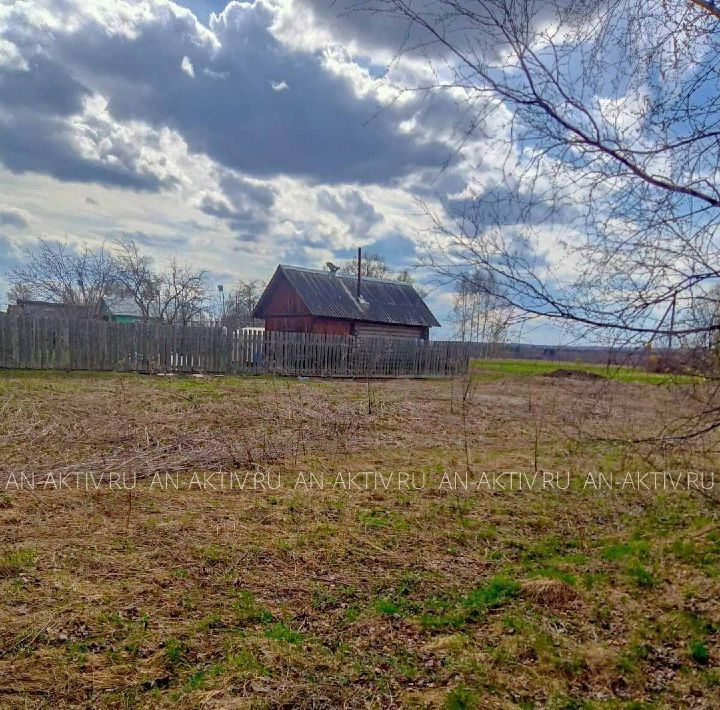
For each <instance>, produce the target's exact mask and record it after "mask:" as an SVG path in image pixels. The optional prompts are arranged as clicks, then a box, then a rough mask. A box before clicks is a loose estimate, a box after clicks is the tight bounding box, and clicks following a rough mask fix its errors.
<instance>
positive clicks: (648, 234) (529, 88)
mask: <svg viewBox="0 0 720 710" xmlns="http://www.w3.org/2000/svg"><path fill="white" fill-rule="evenodd" d="M363 7H364V9H366V10H369V11H372V12H375V13H388V14H390V15H391V16H392V17H394V18H395V19H397V18H400V19H401V20H402V21H404V22H406V23H407V24H408V25H409V29H408V32H407V33H406V42H405V44H404V45H403V46H402V47H401V48H400V53H401V54H407V53H414V54H415V55H416V57H417V56H421V57H423V58H424V59H425V60H426V61H427V62H428V63H429V65H430V69H431V71H430V72H428V76H432V77H434V78H433V80H431V81H425V82H423V83H420V84H419V85H418V86H414V87H400V88H401V90H405V91H407V90H410V91H420V92H424V93H427V94H434V95H435V96H437V97H439V98H438V100H443V99H444V100H453V101H456V102H457V105H458V106H459V108H460V113H459V114H458V115H459V116H460V120H459V123H458V125H456V126H455V127H454V128H455V135H456V136H457V142H458V145H457V149H458V153H459V154H460V155H462V156H464V158H465V160H466V161H467V162H469V163H470V164H471V165H472V164H475V165H477V167H478V175H479V178H478V179H477V180H474V176H473V175H471V177H470V179H469V184H468V189H467V191H466V194H468V195H469V196H468V198H467V199H466V200H464V201H462V202H461V203H460V202H458V201H453V202H449V201H448V202H447V203H446V204H445V205H444V206H443V209H442V210H434V211H432V214H431V217H432V221H433V235H434V242H435V247H436V249H435V252H434V254H433V255H432V257H431V258H430V259H429V262H430V263H431V264H432V266H434V268H435V269H436V270H437V271H439V272H440V273H441V274H443V275H445V276H448V277H450V278H454V279H459V278H461V277H462V275H463V274H466V273H467V272H468V271H469V270H470V271H472V270H475V269H476V271H477V273H484V272H491V273H492V274H493V276H494V283H495V284H496V289H497V295H498V296H500V297H502V298H504V299H505V300H506V301H507V302H508V304H510V305H512V306H513V307H516V308H519V309H522V310H524V311H525V312H526V313H528V314H530V315H532V316H535V317H543V318H546V319H552V320H561V321H564V322H572V323H574V324H575V325H576V326H578V327H580V328H586V329H591V330H593V331H595V332H602V333H604V334H605V335H608V334H612V333H615V334H616V335H617V336H618V337H622V338H624V339H626V340H635V341H643V342H648V341H652V340H653V339H656V338H662V339H666V338H673V339H675V342H681V341H682V339H684V338H687V337H689V336H691V335H694V334H697V333H698V332H701V331H702V330H708V329H709V330H711V331H717V330H718V327H719V325H720V324H718V323H710V324H706V325H698V324H696V323H693V322H691V321H692V318H691V314H692V312H693V308H694V306H695V302H696V300H697V299H698V298H703V297H704V295H705V294H706V293H707V292H708V290H710V289H711V288H712V286H713V284H714V283H715V282H716V281H717V280H718V278H720V258H719V257H720V253H719V252H718V242H717V231H718V226H719V225H720V211H719V210H718V208H719V207H720V191H719V189H718V187H717V180H716V178H715V176H716V174H717V169H718V159H719V157H720V156H719V151H718V138H719V137H720V92H718V90H717V89H718V79H719V78H720V76H719V72H720V69H719V68H718V65H717V62H716V57H717V55H718V51H719V50H720V22H718V16H719V15H720V11H719V10H718V8H717V7H716V6H715V5H714V4H712V3H708V2H701V1H700V0H664V1H663V2H650V3H647V2H640V1H639V0H601V1H600V2H592V3H591V2H583V1H582V0H581V1H580V2H572V3H571V2H566V1H565V0H476V1H474V2H472V3H470V2H463V1H460V0H436V2H434V3H424V2H421V1H420V0H369V1H368V2H366V3H363ZM483 147H484V150H483ZM466 149H467V150H466ZM471 149H472V150H471ZM491 149H492V151H493V154H494V155H495V156H496V160H495V161H494V163H495V164H494V166H493V165H490V164H488V163H485V162H484V161H483V160H482V158H480V159H478V158H477V157H473V156H477V155H480V156H483V155H485V154H486V153H487V152H489V151H490V150H491ZM493 167H495V168H496V170H494V172H491V177H490V178H488V171H491V170H492V169H493Z"/></svg>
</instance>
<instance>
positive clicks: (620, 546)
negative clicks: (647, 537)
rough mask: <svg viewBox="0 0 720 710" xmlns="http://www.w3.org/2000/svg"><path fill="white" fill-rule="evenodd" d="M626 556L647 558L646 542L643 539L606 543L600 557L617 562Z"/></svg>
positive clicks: (640, 558)
mask: <svg viewBox="0 0 720 710" xmlns="http://www.w3.org/2000/svg"><path fill="white" fill-rule="evenodd" d="M627 557H634V558H637V559H639V560H645V559H647V557H648V544H647V543H646V542H645V541H643V540H631V541H629V542H614V543H610V544H609V545H606V546H605V547H604V548H603V551H602V558H603V559H604V560H609V561H610V562H617V561H618V560H622V559H625V558H627Z"/></svg>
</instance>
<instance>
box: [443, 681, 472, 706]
mask: <svg viewBox="0 0 720 710" xmlns="http://www.w3.org/2000/svg"><path fill="white" fill-rule="evenodd" d="M477 702H478V701H477V696H476V695H475V693H473V692H472V690H470V689H469V688H466V687H465V686H464V685H461V686H458V687H457V688H453V690H451V691H450V692H449V693H448V694H447V697H446V698H445V704H444V707H445V710H470V708H476V707H478V704H477Z"/></svg>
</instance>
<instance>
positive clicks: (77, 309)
mask: <svg viewBox="0 0 720 710" xmlns="http://www.w3.org/2000/svg"><path fill="white" fill-rule="evenodd" d="M7 312H8V314H9V315H11V316H35V317H36V318H82V319H86V318H92V317H93V309H92V308H91V307H90V306H76V305H73V304H69V303H52V302H50V301H32V300H29V299H25V298H18V300H17V302H16V303H14V304H11V305H9V306H8V310H7Z"/></svg>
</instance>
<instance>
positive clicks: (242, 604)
mask: <svg viewBox="0 0 720 710" xmlns="http://www.w3.org/2000/svg"><path fill="white" fill-rule="evenodd" d="M233 609H234V611H235V614H236V616H237V618H238V621H240V622H241V623H246V624H256V623H262V624H269V623H271V622H272V621H274V618H273V615H272V613H271V612H270V611H269V610H268V609H266V608H265V607H263V606H262V605H260V604H258V602H257V601H256V600H255V597H254V596H253V595H252V593H250V592H248V591H247V590H242V591H240V592H238V593H237V599H236V600H235V601H234V602H233Z"/></svg>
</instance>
